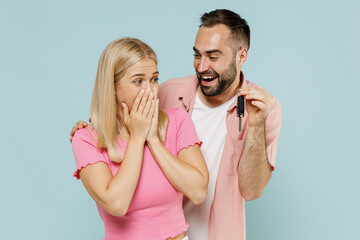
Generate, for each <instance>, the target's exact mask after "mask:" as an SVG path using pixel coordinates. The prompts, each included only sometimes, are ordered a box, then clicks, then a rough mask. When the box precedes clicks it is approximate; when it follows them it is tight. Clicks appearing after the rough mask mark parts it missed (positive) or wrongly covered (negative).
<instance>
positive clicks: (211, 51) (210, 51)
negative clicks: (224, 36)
mask: <svg viewBox="0 0 360 240" xmlns="http://www.w3.org/2000/svg"><path fill="white" fill-rule="evenodd" d="M193 50H194V52H199V50H197V49H196V48H195V47H193ZM205 53H206V54H208V55H209V54H213V53H219V54H223V52H222V51H220V50H219V49H214V50H208V51H205Z"/></svg>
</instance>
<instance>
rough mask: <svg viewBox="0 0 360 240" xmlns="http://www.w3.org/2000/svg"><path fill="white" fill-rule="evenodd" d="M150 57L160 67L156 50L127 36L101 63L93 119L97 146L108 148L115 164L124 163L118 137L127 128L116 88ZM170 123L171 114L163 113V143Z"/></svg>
mask: <svg viewBox="0 0 360 240" xmlns="http://www.w3.org/2000/svg"><path fill="white" fill-rule="evenodd" d="M146 58H150V59H152V60H154V62H155V63H156V64H157V58H156V54H155V52H154V50H153V49H151V48H150V47H149V46H148V45H147V44H146V43H144V42H142V41H140V40H138V39H135V38H128V37H127V38H120V39H117V40H115V41H113V42H111V43H110V44H109V45H107V46H106V48H105V49H104V51H103V52H102V54H101V57H100V60H99V65H98V69H97V73H96V80H95V86H94V90H93V96H92V101H91V120H92V126H93V127H94V128H95V130H96V132H97V147H98V148H99V149H106V150H107V152H108V154H109V157H110V159H111V160H112V161H113V162H121V161H122V158H121V156H120V153H119V148H120V149H121V147H120V146H119V145H118V142H117V137H118V135H119V133H120V132H119V130H120V128H121V126H122V125H123V120H122V113H119V111H118V109H122V105H121V103H117V101H116V95H115V85H116V83H117V82H118V81H119V80H120V79H121V78H122V77H123V76H124V75H125V72H126V70H127V69H128V68H129V67H130V66H132V65H133V64H135V63H138V62H139V61H141V60H143V59H146ZM118 104H119V105H118ZM167 122H168V116H167V114H166V113H165V112H164V111H161V110H159V118H158V134H159V138H160V140H161V141H162V142H165V136H166V128H167Z"/></svg>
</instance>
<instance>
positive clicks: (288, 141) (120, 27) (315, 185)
mask: <svg viewBox="0 0 360 240" xmlns="http://www.w3.org/2000/svg"><path fill="white" fill-rule="evenodd" d="M220 2H222V3H220ZM216 8H228V9H232V10H234V11H235V12H238V13H239V14H240V15H241V16H242V17H244V18H245V19H247V21H248V23H249V25H250V27H251V30H252V42H251V48H250V51H249V57H248V60H247V63H246V65H245V67H244V68H243V71H244V72H245V76H246V78H247V79H248V80H251V81H253V82H255V83H256V84H258V85H260V86H262V87H264V88H265V89H267V90H268V91H269V92H271V93H273V94H275V95H276V96H277V97H278V99H279V100H280V103H281V105H282V107H283V125H282V129H281V134H280V142H279V147H278V155H277V165H276V170H275V172H274V173H273V176H272V180H271V182H270V183H269V185H268V186H267V188H266V190H265V191H264V193H263V195H262V196H261V198H260V199H258V200H255V201H252V202H248V203H246V216H247V236H248V239H249V240H253V239H268V240H273V239H274V240H275V239H276V240H279V239H281V240H282V239H284V240H285V239H292V240H304V239H327V240H332V239H360V233H359V230H358V229H359V228H358V227H359V225H360V207H359V202H360V192H359V186H360V181H359V169H360V161H359V160H360V159H359V154H358V152H359V148H360V141H359V133H360V131H359V117H360V111H359V103H360V101H359V100H358V97H359V96H358V92H359V90H360V84H359V81H360V77H359V76H360V60H359V59H360V47H359V46H360V31H359V29H360V27H359V25H360V14H359V13H360V2H359V1H358V0H353V1H352V0H347V1H315V0H311V1H310V0H305V1H297V2H295V1H285V0H284V1H279V0H276V1H239V0H238V1H234V0H232V1H230V0H222V1H210V0H207V1H131V2H130V1H126V2H125V1H69V0H66V1H50V0H47V1H45V0H44V1H38V0H36V1H24V0H23V1H1V5H0V31H1V37H0V79H1V88H0V104H1V118H0V123H1V124H0V126H1V137H0V141H1V142H0V148H1V153H0V154H1V155H0V158H1V161H0V164H1V165H0V186H1V188H0V189H1V193H0V239H7V240H12V239H59V240H60V239H61V240H63V239H101V238H102V237H103V235H104V233H103V225H102V222H101V220H100V217H99V215H98V213H97V210H96V207H95V204H94V201H93V200H92V199H91V198H90V197H89V195H88V194H87V192H86V191H85V189H84V187H83V186H82V184H81V182H80V181H77V180H75V178H73V177H72V172H73V170H74V167H75V162H74V159H73V155H72V151H71V145H70V143H69V132H70V129H71V127H72V126H73V125H74V123H75V122H76V121H78V120H81V119H83V120H87V119H88V117H89V108H90V99H91V93H92V88H93V83H94V78H95V73H96V67H97V62H98V59H99V56H100V54H101V52H102V50H103V49H104V47H105V46H106V45H107V44H108V43H109V42H110V41H112V40H114V39H116V38H119V37H123V36H132V37H137V38H140V39H142V40H144V41H146V42H147V43H149V44H150V45H151V46H152V47H153V48H154V49H155V51H156V52H157V54H158V58H159V70H160V72H161V74H160V78H161V81H165V80H166V79H168V78H171V77H180V76H186V75H190V74H193V73H194V70H193V67H192V58H193V56H192V54H193V52H192V46H193V44H194V39H195V35H196V32H197V29H198V25H199V17H200V16H201V14H202V13H204V12H205V11H211V10H213V9H216Z"/></svg>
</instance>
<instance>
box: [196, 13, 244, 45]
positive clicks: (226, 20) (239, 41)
mask: <svg viewBox="0 0 360 240" xmlns="http://www.w3.org/2000/svg"><path fill="white" fill-rule="evenodd" d="M217 24H224V25H226V26H227V27H229V28H230V31H231V35H230V38H229V40H231V46H232V47H233V49H234V50H235V51H237V50H239V49H240V48H246V49H247V50H249V48H250V28H249V25H248V24H247V22H246V20H245V19H243V18H241V17H240V15H239V14H237V13H234V12H232V11H230V10H227V9H216V10H214V11H212V12H209V13H204V14H203V15H202V16H201V25H200V27H202V26H203V27H213V26H215V25H217Z"/></svg>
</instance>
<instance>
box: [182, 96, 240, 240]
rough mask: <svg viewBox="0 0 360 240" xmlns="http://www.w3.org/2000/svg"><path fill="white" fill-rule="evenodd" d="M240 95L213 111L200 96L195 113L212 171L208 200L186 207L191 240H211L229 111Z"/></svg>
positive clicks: (206, 158) (199, 134) (196, 126)
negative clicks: (218, 176)
mask: <svg viewBox="0 0 360 240" xmlns="http://www.w3.org/2000/svg"><path fill="white" fill-rule="evenodd" d="M235 99H236V95H235V96H234V97H233V98H232V99H230V100H229V101H227V102H226V103H224V104H223V105H221V106H219V107H216V108H210V107H208V106H206V105H205V104H203V103H202V102H201V100H200V98H199V96H198V94H197V93H196V98H195V105H194V109H193V112H192V114H191V119H192V120H193V122H194V125H195V129H196V133H197V135H198V137H199V139H200V140H201V141H203V144H202V146H201V152H202V154H203V156H204V158H205V161H206V164H207V167H208V169H209V186H208V192H207V196H206V199H205V201H204V202H203V203H201V204H200V205H198V206H195V205H194V204H192V203H191V202H190V201H188V202H187V203H186V204H185V206H184V213H185V218H186V221H187V222H188V223H189V229H188V235H189V239H190V240H207V239H208V226H209V216H210V208H211V204H212V202H213V200H214V194H215V184H216V179H217V174H218V171H219V166H220V161H221V156H222V153H223V150H224V144H225V138H226V133H227V129H226V115H227V109H228V108H229V107H230V106H231V104H232V103H233V101H235Z"/></svg>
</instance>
